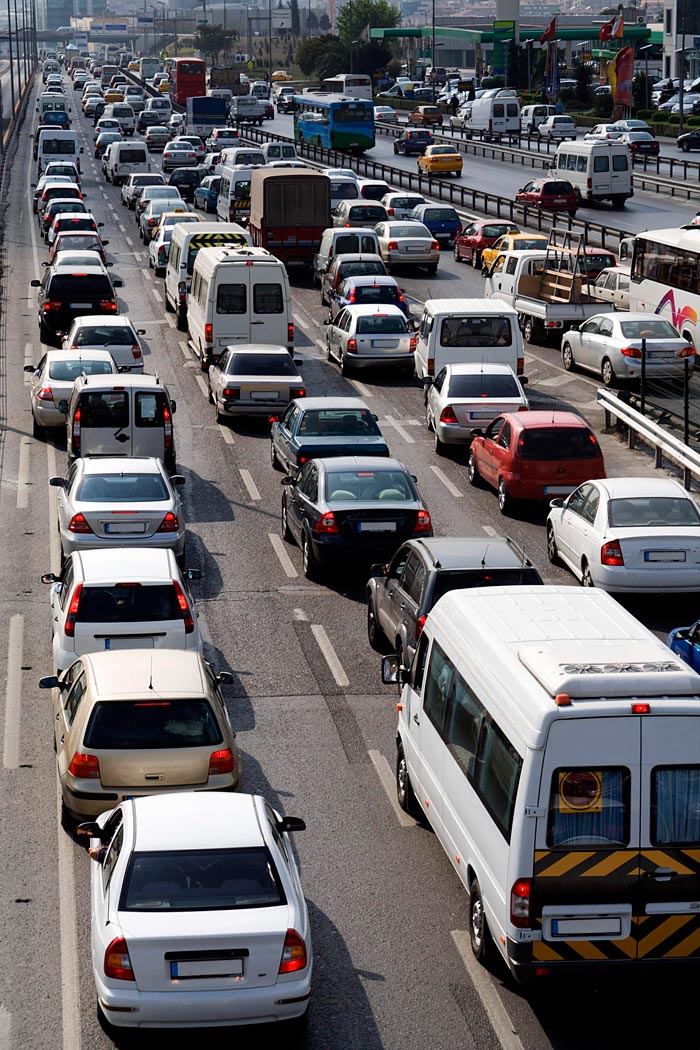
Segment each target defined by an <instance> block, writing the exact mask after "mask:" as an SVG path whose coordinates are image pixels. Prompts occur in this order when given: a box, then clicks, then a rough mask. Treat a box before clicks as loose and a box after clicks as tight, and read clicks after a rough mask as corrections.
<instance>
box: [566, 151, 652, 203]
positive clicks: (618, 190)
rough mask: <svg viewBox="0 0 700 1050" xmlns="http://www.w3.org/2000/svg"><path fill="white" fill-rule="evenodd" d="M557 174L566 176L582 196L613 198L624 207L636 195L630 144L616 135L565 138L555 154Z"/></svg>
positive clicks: (586, 197) (582, 198)
mask: <svg viewBox="0 0 700 1050" xmlns="http://www.w3.org/2000/svg"><path fill="white" fill-rule="evenodd" d="M554 166H555V168H556V175H557V178H560V179H566V181H567V182H570V183H571V185H572V186H573V187H574V189H575V190H576V192H577V194H578V197H579V200H580V201H581V202H582V203H583V202H587V201H612V203H613V205H614V206H615V207H618V208H619V207H622V206H623V205H624V203H625V201H626V200H629V198H630V197H631V196H632V195H633V192H634V190H633V189H632V160H631V157H630V151H629V146H627V145H626V143H624V142H617V141H615V139H593V140H589V141H588V142H586V141H585V140H584V141H581V142H562V143H561V145H559V146H557V152H556V156H555V158H554Z"/></svg>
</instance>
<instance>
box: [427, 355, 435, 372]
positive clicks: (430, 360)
mask: <svg viewBox="0 0 700 1050" xmlns="http://www.w3.org/2000/svg"><path fill="white" fill-rule="evenodd" d="M427 373H428V375H429V376H432V375H435V358H434V357H429V358H428V365H427Z"/></svg>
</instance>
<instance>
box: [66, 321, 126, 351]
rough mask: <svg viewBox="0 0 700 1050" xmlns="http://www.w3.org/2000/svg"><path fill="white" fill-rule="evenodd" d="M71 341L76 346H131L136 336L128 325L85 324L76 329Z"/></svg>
mask: <svg viewBox="0 0 700 1050" xmlns="http://www.w3.org/2000/svg"><path fill="white" fill-rule="evenodd" d="M73 342H74V343H75V344H76V346H133V345H134V343H135V342H136V338H135V336H134V330H133V328H130V327H129V326H128V325H123V326H122V325H97V326H96V327H94V328H90V327H88V326H87V325H86V326H85V327H84V328H79V329H78V331H77V332H76V333H75V339H74V340H73Z"/></svg>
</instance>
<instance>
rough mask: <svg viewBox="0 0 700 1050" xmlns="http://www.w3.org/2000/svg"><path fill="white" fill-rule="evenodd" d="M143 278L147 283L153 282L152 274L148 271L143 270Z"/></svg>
mask: <svg viewBox="0 0 700 1050" xmlns="http://www.w3.org/2000/svg"><path fill="white" fill-rule="evenodd" d="M143 276H144V277H145V278H146V280H147V281H152V280H153V274H152V273H151V271H150V270H144V271H143Z"/></svg>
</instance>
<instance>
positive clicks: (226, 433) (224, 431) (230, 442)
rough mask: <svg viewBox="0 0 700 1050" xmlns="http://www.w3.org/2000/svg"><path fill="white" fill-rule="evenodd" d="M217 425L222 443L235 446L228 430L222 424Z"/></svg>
mask: <svg viewBox="0 0 700 1050" xmlns="http://www.w3.org/2000/svg"><path fill="white" fill-rule="evenodd" d="M217 425H218V427H219V430H220V431H221V436H222V438H223V439H224V441H225V442H226V444H227V445H235V444H236V441H235V439H234V436H233V434H232V433H231V431H230V430H229V428H228V427H225V426H224V424H223V423H219V424H217Z"/></svg>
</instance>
